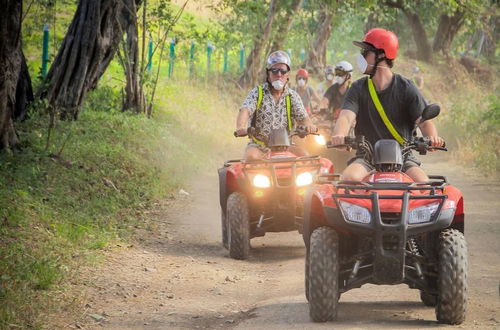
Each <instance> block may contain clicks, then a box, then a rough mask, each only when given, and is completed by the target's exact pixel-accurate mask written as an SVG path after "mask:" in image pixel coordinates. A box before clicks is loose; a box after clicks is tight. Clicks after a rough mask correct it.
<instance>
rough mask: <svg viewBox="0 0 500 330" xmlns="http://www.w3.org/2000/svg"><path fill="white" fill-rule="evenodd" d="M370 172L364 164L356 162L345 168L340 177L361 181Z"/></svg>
mask: <svg viewBox="0 0 500 330" xmlns="http://www.w3.org/2000/svg"><path fill="white" fill-rule="evenodd" d="M368 173H369V172H368V170H367V169H366V168H365V167H364V166H363V165H361V164H356V163H354V164H351V165H349V166H347V167H346V168H345V170H344V171H343V172H342V175H341V177H340V178H341V180H344V181H361V180H363V179H364V178H365V177H366V176H367V175H368Z"/></svg>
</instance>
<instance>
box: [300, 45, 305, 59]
mask: <svg viewBox="0 0 500 330" xmlns="http://www.w3.org/2000/svg"><path fill="white" fill-rule="evenodd" d="M305 59H306V50H305V49H304V48H302V49H301V50H300V60H301V61H302V62H304V60H305Z"/></svg>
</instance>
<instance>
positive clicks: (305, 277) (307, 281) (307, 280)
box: [304, 250, 310, 301]
mask: <svg viewBox="0 0 500 330" xmlns="http://www.w3.org/2000/svg"><path fill="white" fill-rule="evenodd" d="M309 264H310V262H309V252H308V251H307V250H306V268H305V270H304V279H305V288H306V299H307V301H309Z"/></svg>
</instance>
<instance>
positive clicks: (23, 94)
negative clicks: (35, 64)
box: [14, 51, 35, 121]
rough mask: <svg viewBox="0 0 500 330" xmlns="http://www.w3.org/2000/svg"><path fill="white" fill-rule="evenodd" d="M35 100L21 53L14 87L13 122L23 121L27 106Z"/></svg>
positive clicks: (24, 59)
mask: <svg viewBox="0 0 500 330" xmlns="http://www.w3.org/2000/svg"><path fill="white" fill-rule="evenodd" d="M34 100H35V98H34V96H33V87H32V84H31V77H30V73H29V71H28V65H26V58H25V57H24V54H23V53H22V51H21V70H20V72H19V78H18V80H17V86H16V109H15V112H14V120H16V121H23V120H24V119H26V117H27V116H28V105H29V104H30V103H31V102H33V101H34Z"/></svg>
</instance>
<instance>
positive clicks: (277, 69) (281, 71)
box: [269, 68, 288, 75]
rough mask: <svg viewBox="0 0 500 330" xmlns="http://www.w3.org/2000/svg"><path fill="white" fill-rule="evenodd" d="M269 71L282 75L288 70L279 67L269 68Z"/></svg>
mask: <svg viewBox="0 0 500 330" xmlns="http://www.w3.org/2000/svg"><path fill="white" fill-rule="evenodd" d="M269 71H271V72H272V73H274V74H278V72H279V73H281V74H282V75H285V74H287V73H288V70H287V69H280V68H272V69H269Z"/></svg>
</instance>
